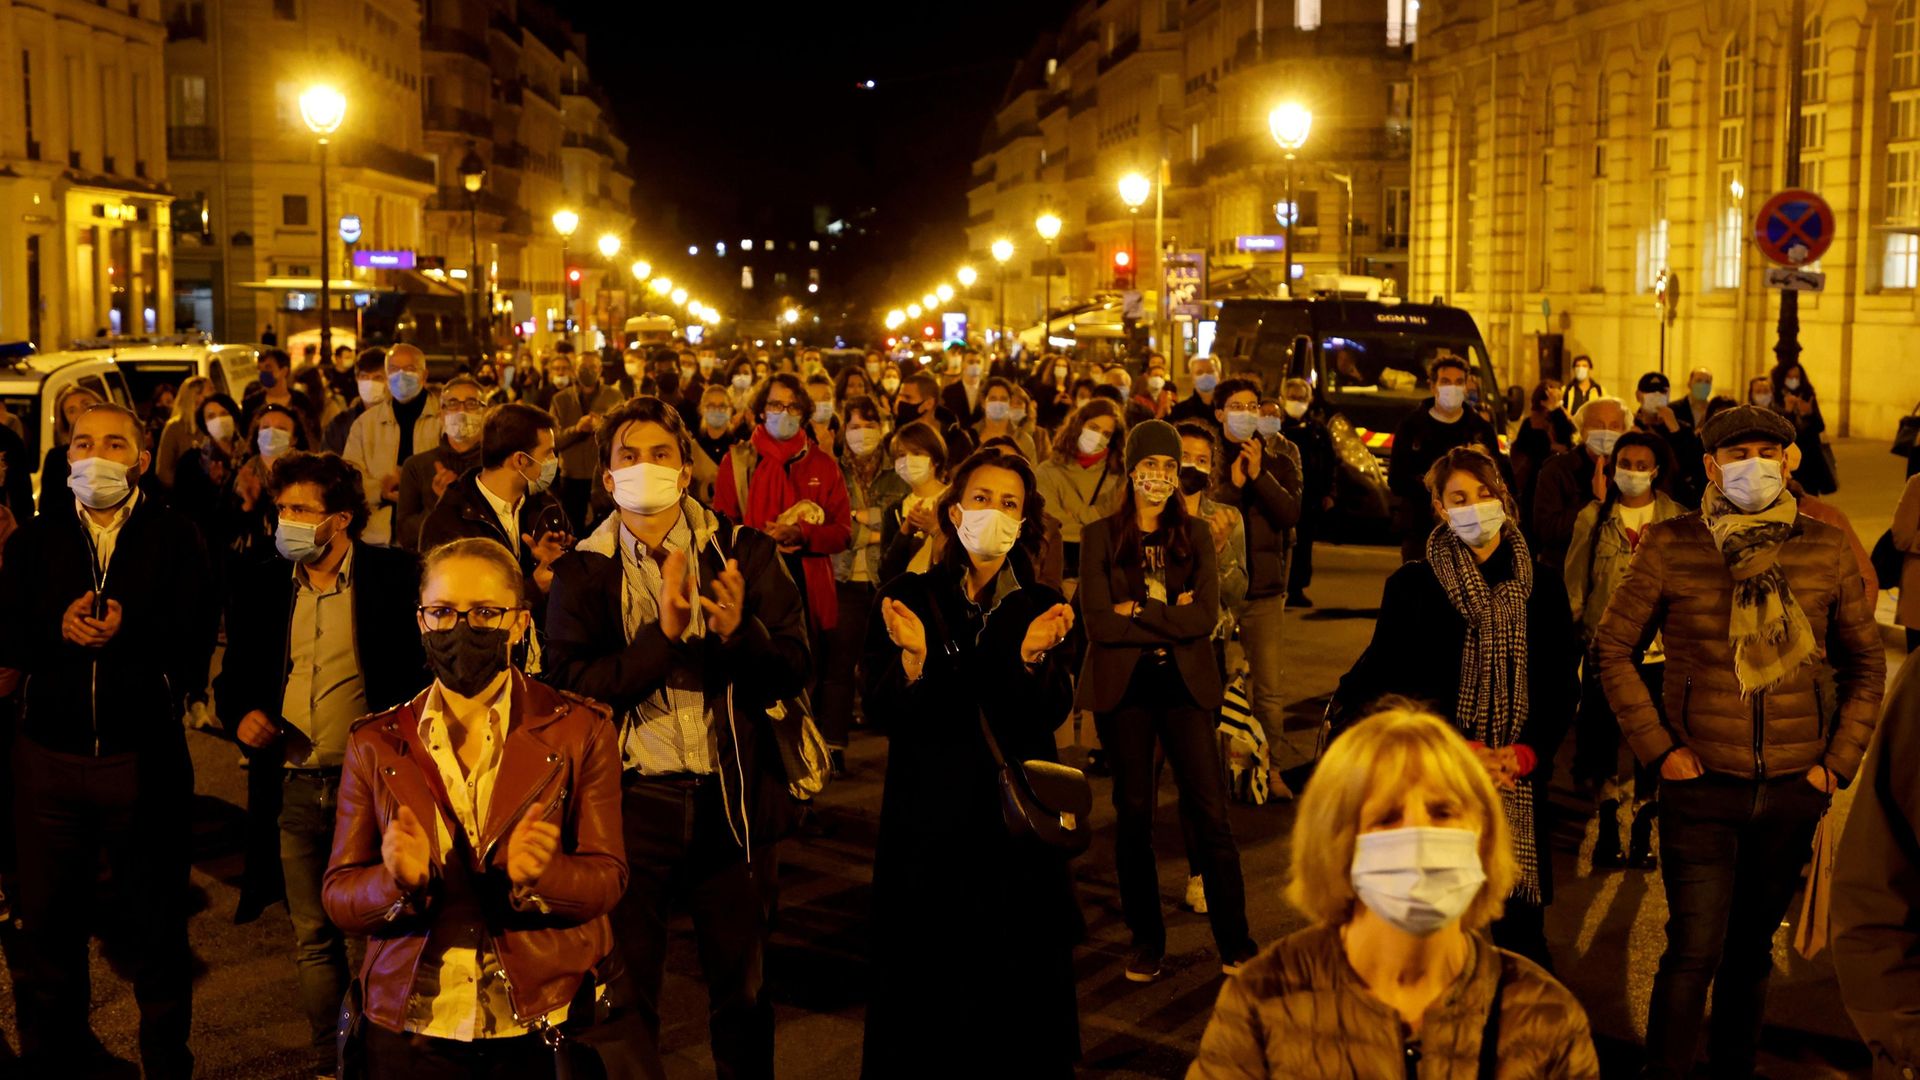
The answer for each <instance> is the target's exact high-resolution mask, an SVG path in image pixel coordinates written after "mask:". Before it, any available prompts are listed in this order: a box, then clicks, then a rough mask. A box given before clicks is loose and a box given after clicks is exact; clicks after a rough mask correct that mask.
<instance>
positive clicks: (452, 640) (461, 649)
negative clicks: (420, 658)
mask: <svg viewBox="0 0 1920 1080" xmlns="http://www.w3.org/2000/svg"><path fill="white" fill-rule="evenodd" d="M510 637H511V631H509V630H507V629H506V628H504V627H500V628H496V629H493V630H475V629H474V628H473V627H472V626H470V625H468V623H467V622H466V620H465V619H464V618H462V619H461V621H459V622H457V623H455V624H453V628H452V629H450V630H429V631H427V632H426V633H424V634H422V635H420V644H421V646H422V647H424V648H425V649H426V651H427V667H429V668H431V669H432V670H433V675H434V677H435V678H437V679H439V680H440V682H441V684H442V685H443V686H445V687H446V688H447V689H449V690H451V691H453V692H454V693H456V694H459V695H460V696H461V697H472V696H473V695H475V694H478V693H479V692H480V691H482V690H485V689H486V688H487V684H488V683H491V682H492V681H493V680H494V679H495V678H496V677H498V676H499V674H500V673H501V672H502V671H505V670H506V669H507V641H508V639H509V638H510Z"/></svg>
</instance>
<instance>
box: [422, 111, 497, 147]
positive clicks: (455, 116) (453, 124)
mask: <svg viewBox="0 0 1920 1080" xmlns="http://www.w3.org/2000/svg"><path fill="white" fill-rule="evenodd" d="M425 127H426V129H427V130H428V131H457V132H459V133H461V134H462V135H472V136H473V137H475V138H477V139H487V138H492V137H493V121H491V120H489V119H487V118H486V116H485V115H483V114H481V113H477V112H473V111H472V110H470V109H462V108H458V107H456V106H453V105H429V106H427V114H426V118H425Z"/></svg>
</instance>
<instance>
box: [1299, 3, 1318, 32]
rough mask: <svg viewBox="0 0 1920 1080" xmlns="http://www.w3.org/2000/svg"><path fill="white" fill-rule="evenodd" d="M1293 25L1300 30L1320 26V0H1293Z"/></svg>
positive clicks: (1314, 28) (1313, 28)
mask: <svg viewBox="0 0 1920 1080" xmlns="http://www.w3.org/2000/svg"><path fill="white" fill-rule="evenodd" d="M1293 25H1294V26H1295V28H1297V29H1300V30H1317V29H1319V28H1320V0H1293Z"/></svg>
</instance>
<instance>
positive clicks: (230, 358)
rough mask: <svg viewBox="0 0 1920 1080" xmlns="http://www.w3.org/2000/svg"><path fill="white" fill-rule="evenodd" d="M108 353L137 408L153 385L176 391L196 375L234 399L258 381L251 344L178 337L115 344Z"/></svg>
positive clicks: (149, 396) (150, 397)
mask: <svg viewBox="0 0 1920 1080" xmlns="http://www.w3.org/2000/svg"><path fill="white" fill-rule="evenodd" d="M111 355H112V356H113V358H114V360H115V361H116V362H117V363H118V364H119V365H120V371H121V374H123V375H125V376H126V380H127V389H128V390H129V391H130V392H131V393H132V394H133V400H134V402H135V403H136V404H137V405H138V406H140V407H145V405H146V403H147V402H149V401H151V400H153V391H154V389H155V388H156V387H159V386H162V385H168V386H172V387H173V388H174V389H175V390H178V389H179V388H180V384H181V383H182V382H185V381H186V380H187V379H189V378H192V377H193V376H195V375H204V376H206V378H207V381H208V382H209V383H210V384H212V386H213V389H214V392H216V393H221V394H227V395H230V396H231V397H232V398H233V399H234V400H235V401H239V400H240V399H241V398H243V397H245V396H246V394H247V390H248V388H249V387H251V386H253V384H254V383H255V382H257V381H259V372H260V354H259V352H258V351H257V350H256V349H255V348H254V347H253V346H251V345H215V344H210V343H206V342H191V341H185V340H181V341H174V342H154V343H152V344H140V345H116V346H114V347H112V349H111Z"/></svg>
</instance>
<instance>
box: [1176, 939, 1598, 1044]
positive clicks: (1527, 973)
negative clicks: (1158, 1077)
mask: <svg viewBox="0 0 1920 1080" xmlns="http://www.w3.org/2000/svg"><path fill="white" fill-rule="evenodd" d="M1471 940H1472V942H1473V946H1474V949H1473V960H1472V962H1471V963H1469V964H1468V966H1467V970H1466V971H1465V972H1464V973H1462V975H1461V977H1460V979H1459V981H1458V982H1457V983H1455V984H1454V986H1453V988H1452V989H1451V990H1449V991H1448V992H1447V993H1445V994H1443V995H1442V996H1441V997H1440V998H1438V999H1437V1000H1435V1001H1434V1003H1433V1004H1432V1005H1430V1006H1428V1008H1427V1012H1426V1016H1425V1017H1424V1019H1423V1020H1422V1023H1421V1025H1420V1042H1419V1047H1420V1063H1419V1076H1420V1080H1475V1077H1477V1076H1478V1074H1479V1068H1480V1040H1481V1036H1482V1035H1483V1034H1484V1033H1485V1032H1486V1027H1487V1012H1488V1010H1489V1008H1490V1007H1491V1005H1492V1002H1493V998H1494V992H1495V987H1496V986H1498V987H1499V992H1500V1024H1499V1040H1500V1046H1499V1054H1498V1061H1499V1065H1498V1067H1497V1069H1496V1070H1495V1076H1496V1078H1497V1080H1523V1078H1524V1080H1588V1078H1596V1080H1597V1078H1598V1077H1599V1075H1600V1064H1599V1061H1598V1059H1597V1058H1596V1057H1595V1056H1594V1051H1593V1035H1592V1033H1591V1032H1590V1031H1589V1030H1588V1028H1587V1014H1586V1011H1585V1010H1583V1009H1581V1007H1580V1003H1579V1002H1578V1001H1576V1000H1574V997H1573V994H1572V993H1571V992H1570V991H1568V990H1567V988H1566V987H1564V986H1561V985H1560V984H1559V983H1558V982H1555V981H1554V979H1553V976H1551V975H1548V974H1547V973H1546V972H1545V971H1542V970H1541V969H1540V967H1539V966H1538V965H1536V964H1534V963H1533V962H1532V961H1531V960H1527V959H1525V958H1523V957H1520V956H1516V955H1514V954H1513V953H1510V952H1507V951H1505V950H1503V949H1497V948H1495V947H1494V946H1493V944H1492V943H1491V942H1489V941H1488V940H1487V939H1486V938H1485V937H1484V936H1482V935H1479V934H1475V935H1473V937H1472V939H1471ZM1403 1030H1404V1027H1403V1025H1402V1023H1401V1020H1400V1016H1399V1014H1398V1013H1396V1012H1394V1011H1393V1010H1392V1009H1391V1008H1389V1007H1388V1006H1387V1005H1385V1004H1383V1003H1382V1002H1381V1001H1380V1000H1379V999H1377V998H1375V997H1374V996H1373V995H1372V994H1370V993H1368V992H1367V989H1366V985H1365V984H1364V983H1363V982H1361V979H1360V976H1359V975H1358V974H1357V973H1356V972H1355V971H1354V970H1353V967H1352V966H1351V965H1350V964H1348V963H1347V957H1346V951H1345V950H1344V949H1343V948H1342V947H1341V944H1340V931H1339V928H1338V927H1312V928H1309V929H1306V930H1301V931H1298V932H1296V933H1293V934H1289V935H1288V936H1286V937H1284V938H1282V939H1280V940H1279V941H1277V942H1275V943H1274V944H1272V945H1271V946H1269V947H1268V948H1267V949H1266V950H1265V951H1264V952H1262V953H1261V954H1260V955H1259V956H1257V957H1255V958H1254V959H1253V960H1252V961H1251V962H1249V963H1248V964H1247V966H1246V967H1245V968H1244V969H1243V970H1242V971H1241V972H1240V975H1239V976H1238V977H1237V978H1233V979H1229V980H1227V984H1226V986H1225V987H1223V988H1222V989H1221V991H1220V1000H1219V1001H1218V1002H1217V1003H1216V1004H1215V1005H1214V1008H1213V1019H1212V1020H1211V1021H1210V1022H1209V1023H1208V1024H1207V1031H1206V1034H1205V1035H1204V1036H1202V1037H1201V1039H1200V1057H1199V1059H1198V1060H1196V1061H1195V1062H1194V1063H1193V1067H1192V1068H1190V1069H1189V1070H1188V1071H1187V1080H1218V1078H1226V1077H1275V1078H1282V1077H1283V1078H1285V1080H1353V1078H1355V1077H1363V1078H1368V1080H1372V1078H1376V1077H1377V1078H1380V1080H1398V1078H1400V1077H1404V1076H1405V1075H1407V1071H1406V1069H1407V1067H1406V1053H1407V1043H1406V1042H1405V1041H1404V1039H1403V1037H1402V1032H1403Z"/></svg>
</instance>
